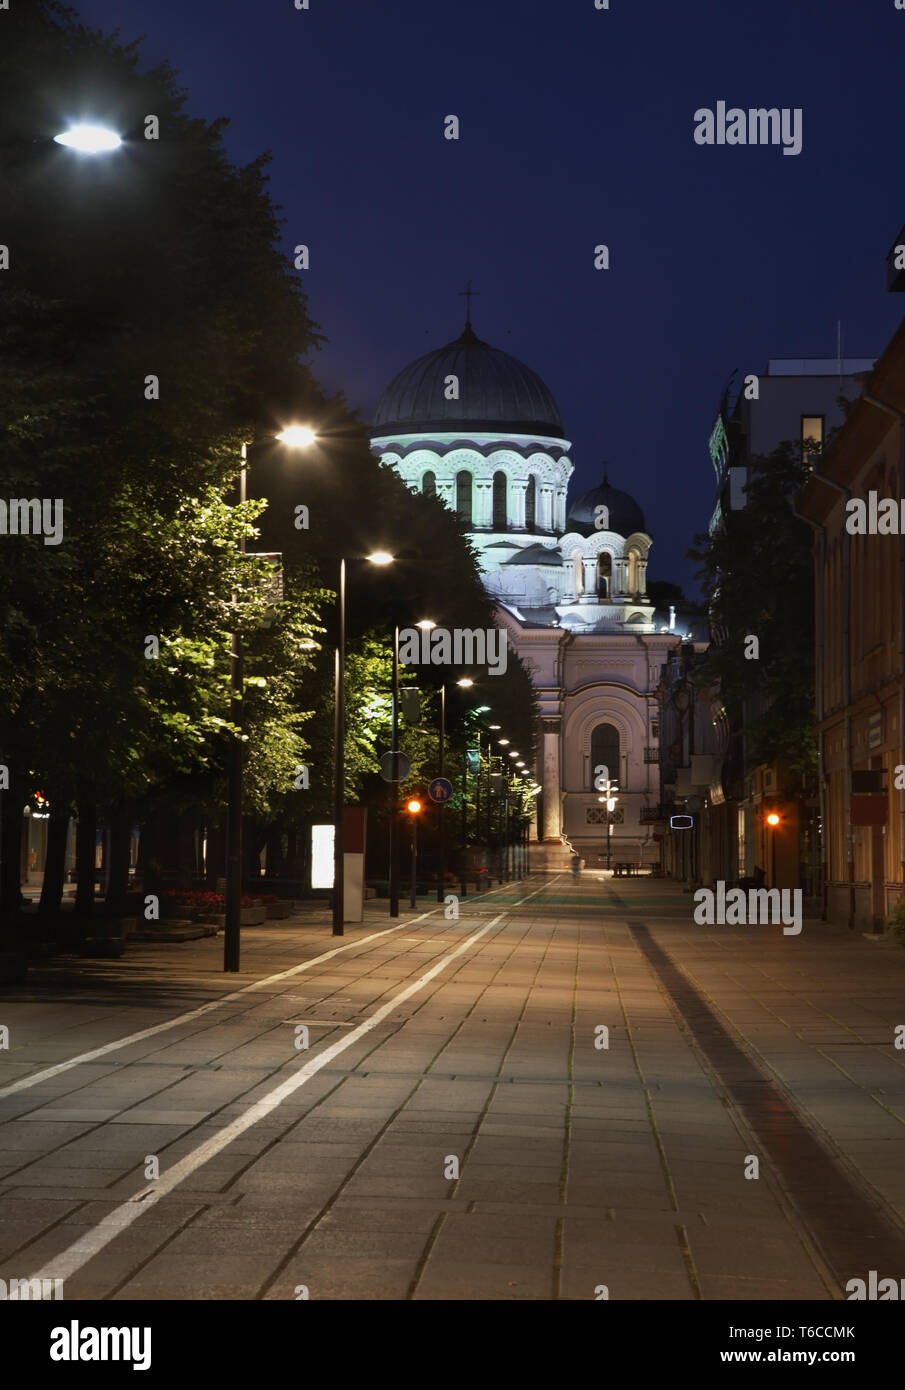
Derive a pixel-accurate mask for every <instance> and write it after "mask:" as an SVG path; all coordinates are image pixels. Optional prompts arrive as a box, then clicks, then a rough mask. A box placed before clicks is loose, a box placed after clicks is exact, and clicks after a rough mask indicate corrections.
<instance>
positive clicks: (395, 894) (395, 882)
mask: <svg viewBox="0 0 905 1390" xmlns="http://www.w3.org/2000/svg"><path fill="white" fill-rule="evenodd" d="M398 742H399V624H398V623H394V624H393V733H392V739H391V743H390V747H391V751H392V754H393V769H392V770H393V777H392V780H391V782H390V885H389V892H390V916H391V917H398V916H399V862H398V854H397V848H396V844H397V839H398V825H397V821H398V817H399V788H398V774H399V758H398V757H397V756H396V755H397V753H398V751H399V750H398V748H397V744H398Z"/></svg>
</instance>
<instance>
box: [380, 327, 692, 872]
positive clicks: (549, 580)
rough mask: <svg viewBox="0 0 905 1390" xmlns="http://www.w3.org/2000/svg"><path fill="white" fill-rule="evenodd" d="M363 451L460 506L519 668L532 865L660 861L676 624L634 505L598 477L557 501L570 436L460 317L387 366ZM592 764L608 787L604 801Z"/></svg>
mask: <svg viewBox="0 0 905 1390" xmlns="http://www.w3.org/2000/svg"><path fill="white" fill-rule="evenodd" d="M371 448H372V450H373V451H374V453H375V454H376V455H377V456H378V457H379V459H380V461H381V463H383V464H385V465H387V466H392V467H393V468H395V469H396V470H397V472H398V473H399V475H400V477H402V478H403V480H404V481H405V482H406V483H407V484H408V486H409V487H410V488H412V490H413V491H417V492H423V493H428V494H432V495H435V496H437V497H439V498H441V499H442V501H443V502H444V503H445V504H446V505H447V506H448V507H450V508H452V509H454V510H455V511H457V512H458V513H459V515H460V516H461V517H463V518H464V520H465V522H466V525H467V527H468V531H469V534H470V538H471V541H472V544H473V545H474V547H475V550H476V551H477V552H478V555H479V563H480V567H481V570H482V573H483V580H484V584H485V587H486V589H487V591H488V594H489V595H490V596H491V598H492V599H493V600H494V602H495V606H496V621H497V624H498V626H499V627H500V628H501V629H503V630H504V631H505V632H506V634H507V640H508V644H509V646H510V647H512V648H514V649H515V650H516V651H517V652H518V654H519V656H520V657H521V658H522V660H523V661H524V663H525V665H526V667H527V669H528V670H529V672H530V673H531V676H532V680H533V682H534V686H535V690H536V693H537V699H538V703H539V705H540V710H541V717H540V738H539V740H538V765H537V767H536V769H535V776H536V780H537V782H538V783H539V784H540V785H541V787H542V789H543V790H542V794H541V796H540V797H539V798H538V804H539V812H538V817H537V822H536V824H535V825H534V827H533V834H532V838H533V840H534V842H535V843H534V844H533V846H532V856H531V862H532V867H534V868H537V869H541V870H544V869H561V868H564V867H566V866H567V864H568V863H569V860H570V856H571V854H572V853H577V854H578V855H580V856H581V857H582V858H583V859H584V860H585V863H586V864H587V866H588V867H589V868H600V867H604V866H605V865H606V864H607V863H608V862H611V863H612V864H617V863H630V864H633V865H636V866H639V867H641V866H652V865H654V864H657V863H659V860H660V854H659V846H658V844H657V842H656V840H655V838H654V831H655V824H654V816H653V808H655V807H656V806H657V805H658V804H659V802H660V800H661V797H660V783H659V779H660V766H659V760H660V751H659V742H660V728H659V706H658V701H657V695H656V689H657V685H658V682H659V680H660V667H661V666H662V665H663V663H664V662H665V661H666V660H667V654H668V652H669V651H670V650H672V649H674V648H675V647H676V646H677V644H678V642H679V641H680V634H679V633H678V632H676V631H675V630H674V618H673V616H672V613H670V615H668V616H666V617H664V615H663V614H661V613H655V611H654V605H653V604H652V603H651V602H650V601H649V599H648V595H647V564H648V557H649V554H650V549H651V545H652V544H653V542H652V540H651V537H650V536H649V535H648V533H647V530H646V528H645V521H644V513H643V511H642V509H641V507H640V506H639V504H638V503H637V502H636V501H635V500H634V498H632V497H631V496H629V494H628V493H626V492H624V491H622V490H621V489H619V488H617V487H615V486H614V485H613V484H612V483H611V482H610V480H609V477H608V476H607V474H606V473H604V475H603V477H602V478H601V481H600V483H599V484H598V486H597V487H595V488H592V489H591V491H590V492H586V493H585V494H584V495H583V496H581V497H578V498H577V499H576V500H575V501H573V502H572V503H571V505H570V503H569V498H568V491H569V480H570V478H571V475H572V472H573V469H574V464H573V462H572V457H571V451H572V445H571V442H570V440H568V439H567V438H565V429H564V426H563V422H562V419H561V417H560V413H559V408H558V406H557V404H556V400H555V399H554V397H553V394H552V392H551V391H550V390H549V388H548V387H547V386H546V385H545V383H544V382H543V381H542V380H541V379H540V377H539V376H538V375H537V374H536V372H533V371H532V370H531V368H530V367H527V366H526V365H525V364H524V363H523V362H520V361H518V360H517V359H516V358H515V357H512V356H510V355H509V354H508V353H506V352H503V351H501V350H500V349H499V348H495V347H492V346H491V345H490V344H489V343H486V342H483V341H482V340H481V339H480V338H478V337H477V335H476V334H475V332H474V330H473V328H472V325H471V322H470V316H469V319H468V320H466V323H465V329H464V331H463V332H462V334H461V335H460V336H459V337H458V338H456V339H455V340H454V341H453V342H450V343H447V344H446V346H445V347H441V348H437V349H435V350H434V351H433V352H429V353H426V354H425V355H424V356H422V357H419V358H417V360H416V361H414V362H412V363H410V364H409V365H408V366H406V367H403V369H402V370H401V371H400V372H399V373H398V374H397V375H396V376H395V377H394V378H393V380H392V381H391V382H390V384H389V385H388V386H387V388H386V390H385V391H384V393H383V395H382V396H381V398H380V401H379V402H378V405H377V409H376V412H375V415H374V421H373V427H372V429H371ZM601 766H603V767H605V768H607V769H608V772H609V777H610V779H611V781H612V782H614V783H618V789H617V790H615V792H614V793H613V795H614V796H615V806H614V807H613V809H612V811H611V812H609V813H608V812H607V807H606V805H605V803H604V801H603V800H602V798H601V791H600V788H599V786H595V780H596V781H597V782H598V783H599V781H600V775H599V774H598V775H597V777H596V778H595V769H599V768H600V767H601ZM608 837H609V844H608V843H607V840H608Z"/></svg>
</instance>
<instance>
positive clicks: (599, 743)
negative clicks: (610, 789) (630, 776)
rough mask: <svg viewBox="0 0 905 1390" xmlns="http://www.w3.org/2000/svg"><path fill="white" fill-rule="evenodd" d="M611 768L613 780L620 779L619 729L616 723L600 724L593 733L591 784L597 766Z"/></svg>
mask: <svg viewBox="0 0 905 1390" xmlns="http://www.w3.org/2000/svg"><path fill="white" fill-rule="evenodd" d="M601 764H602V765H603V766H604V767H607V768H609V776H610V781H611V782H618V780H619V730H618V729H617V728H616V726H615V725H614V724H598V725H597V728H596V729H595V730H594V732H593V733H592V734H591V786H592V787H593V786H594V777H595V775H596V774H595V768H598V767H600V766H601Z"/></svg>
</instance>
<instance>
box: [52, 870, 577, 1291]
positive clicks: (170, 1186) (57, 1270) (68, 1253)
mask: <svg viewBox="0 0 905 1390" xmlns="http://www.w3.org/2000/svg"><path fill="white" fill-rule="evenodd" d="M552 881H553V880H552V879H550V880H548V882H547V883H544V884H542V885H541V887H540V888H537V889H536V890H535V891H534V892H533V893H529V894H528V895H527V897H524V898H521V899H520V900H519V901H518V902H516V903H513V907H520V906H521V904H522V903H526V902H528V901H529V900H530V899H531V898H535V897H537V894H538V893H542V892H543V891H544V889H545V888H547V887H549V885H550V883H552ZM507 911H508V909H504V910H503V911H502V912H500V913H498V914H497V916H496V917H494V918H493V920H492V921H490V922H487V923H486V924H485V925H484V926H483V927H481V928H479V930H478V931H476V932H473V933H472V934H471V936H469V937H466V939H465V940H464V941H463V942H462V944H461V945H460V946H457V947H456V948H455V950H453V951H449V952H448V953H447V954H446V955H445V956H443V958H442V959H441V960H439V961H437V963H436V965H432V966H431V968H430V970H428V971H427V972H426V973H425V974H424V975H420V976H419V977H418V979H417V980H415V982H414V984H411V985H407V986H406V988H405V989H403V990H401V991H400V992H399V994H397V995H395V996H394V998H392V999H391V1000H389V1002H388V1003H386V1004H382V1005H381V1006H380V1008H379V1009H377V1010H376V1012H375V1013H373V1014H372V1015H371V1017H370V1018H367V1019H365V1021H364V1023H360V1024H359V1025H358V1027H357V1028H356V1029H355V1030H354V1031H353V1032H351V1033H349V1034H347V1035H346V1037H344V1038H341V1039H340V1040H339V1041H338V1042H335V1043H332V1044H331V1045H330V1047H327V1048H325V1049H324V1051H323V1052H319V1053H318V1055H317V1056H316V1057H313V1058H312V1059H311V1061H310V1062H306V1064H305V1065H304V1066H303V1067H300V1068H299V1070H298V1071H295V1072H293V1074H292V1075H291V1076H289V1077H287V1079H286V1080H285V1081H282V1082H280V1084H279V1085H278V1086H276V1087H274V1089H273V1090H272V1091H270V1092H269V1094H268V1095H266V1096H262V1097H261V1099H260V1100H257V1101H255V1102H254V1104H253V1105H252V1106H251V1107H250V1109H249V1110H247V1111H246V1113H245V1114H244V1115H240V1116H239V1118H238V1119H236V1120H233V1121H232V1123H231V1124H228V1125H226V1127H225V1128H224V1129H222V1130H221V1131H220V1133H219V1134H215V1135H213V1137H212V1138H210V1139H207V1140H205V1142H204V1143H203V1144H199V1145H198V1147H197V1149H193V1150H192V1152H191V1153H189V1154H186V1156H185V1158H182V1159H180V1161H179V1162H178V1163H176V1164H174V1165H173V1167H172V1168H171V1169H170V1170H169V1172H167V1173H166V1174H165V1176H164V1177H161V1178H158V1179H157V1181H156V1182H154V1183H152V1184H151V1185H150V1186H148V1187H143V1188H142V1190H141V1191H140V1192H137V1193H136V1194H135V1196H134V1197H130V1198H129V1200H128V1201H127V1202H124V1203H123V1204H122V1206H119V1207H116V1208H114V1210H113V1211H111V1212H109V1213H108V1214H107V1215H106V1216H105V1217H104V1218H103V1220H102V1221H100V1222H99V1223H98V1224H97V1226H95V1227H93V1229H91V1230H89V1231H86V1232H85V1234H84V1235H83V1236H80V1237H79V1239H78V1240H76V1241H74V1242H73V1244H72V1245H70V1246H69V1247H68V1248H67V1249H66V1250H64V1251H63V1252H62V1254H60V1255H57V1256H55V1257H54V1259H53V1261H52V1263H51V1265H48V1266H47V1267H46V1268H45V1269H42V1270H40V1271H39V1272H38V1273H37V1274H33V1275H32V1276H31V1278H33V1279H47V1278H57V1279H71V1278H72V1276H73V1274H75V1273H77V1272H78V1270H80V1269H81V1268H82V1267H83V1265H86V1264H87V1263H88V1261H89V1260H90V1259H93V1257H94V1256H95V1255H97V1254H99V1253H100V1251H101V1250H103V1249H104V1248H105V1246H107V1245H109V1244H110V1242H111V1240H114V1239H115V1238H116V1237H117V1236H118V1235H120V1234H121V1233H122V1232H123V1231H125V1230H128V1228H129V1227H130V1226H131V1225H132V1223H133V1221H137V1220H138V1218H139V1217H140V1216H141V1215H142V1213H143V1212H146V1211H148V1210H150V1208H151V1207H153V1206H156V1204H157V1203H158V1202H159V1201H160V1200H161V1199H162V1198H163V1197H166V1196H167V1195H168V1194H169V1193H170V1192H172V1191H173V1190H174V1189H175V1188H177V1187H178V1186H179V1184H180V1183H181V1182H183V1181H184V1179H185V1178H188V1177H191V1175H192V1173H194V1172H196V1171H197V1170H198V1169H199V1168H201V1167H202V1166H203V1165H204V1164H205V1163H207V1162H208V1160H209V1159H212V1158H214V1157H215V1156H216V1155H217V1154H218V1153H222V1151H223V1150H224V1149H225V1148H227V1147H228V1146H229V1145H230V1144H231V1143H232V1142H233V1140H234V1139H238V1138H239V1136H240V1134H244V1133H245V1131H246V1130H247V1129H251V1127H252V1125H256V1124H257V1123H258V1121H259V1120H263V1119H264V1117H265V1115H269V1114H270V1112H271V1111H272V1110H275V1109H276V1108H277V1106H278V1105H281V1104H282V1102H283V1101H284V1100H286V1099H287V1097H289V1096H291V1095H293V1094H294V1093H295V1092H296V1091H297V1090H298V1089H299V1087H301V1086H304V1085H305V1082H306V1081H310V1080H311V1078H312V1076H316V1075H317V1073H318V1072H319V1071H321V1070H322V1069H323V1068H324V1067H325V1066H326V1065H327V1063H328V1062H332V1061H333V1059H334V1057H338V1056H339V1055H340V1053H341V1052H345V1050H346V1048H347V1047H351V1046H352V1044H353V1043H355V1042H357V1041H358V1039H359V1038H363V1037H365V1035H366V1034H367V1033H370V1032H371V1030H372V1029H373V1028H376V1027H377V1025H378V1023H382V1022H383V1020H384V1019H385V1018H386V1017H387V1015H388V1014H391V1013H392V1012H393V1010H394V1009H396V1008H398V1007H399V1005H400V1004H404V1003H405V1002H406V1000H407V999H411V998H412V996H413V995H414V994H417V993H418V991H419V990H422V989H423V988H424V986H425V985H426V984H429V983H430V981H431V980H432V979H433V978H434V976H435V975H439V974H440V971H441V970H445V969H446V967H447V966H448V965H451V964H452V962H453V961H454V960H457V959H458V957H459V956H461V955H464V954H465V952H466V951H467V950H469V949H470V947H471V946H473V945H474V943H475V942H476V941H480V939H481V937H482V936H484V935H485V934H486V933H487V932H489V931H490V929H491V927H495V926H496V924H497V922H499V921H500V920H501V919H502V918H503V917H505V916H506V913H507ZM425 915H427V914H425ZM406 925H409V924H408V923H406ZM381 934H382V933H381ZM51 1269H52V1271H53V1273H52V1274H51V1273H50V1270H51Z"/></svg>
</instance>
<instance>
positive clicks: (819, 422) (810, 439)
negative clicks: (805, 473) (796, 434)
mask: <svg viewBox="0 0 905 1390" xmlns="http://www.w3.org/2000/svg"><path fill="white" fill-rule="evenodd" d="M823 421H824V417H823V416H822V415H802V417H801V456H802V458H804V459H807V458H815V457H817V456H818V455H819V454H821V453H822V452H823Z"/></svg>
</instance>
